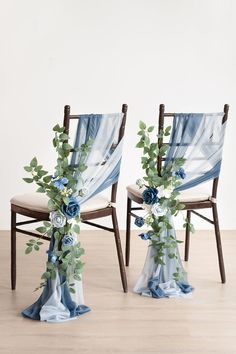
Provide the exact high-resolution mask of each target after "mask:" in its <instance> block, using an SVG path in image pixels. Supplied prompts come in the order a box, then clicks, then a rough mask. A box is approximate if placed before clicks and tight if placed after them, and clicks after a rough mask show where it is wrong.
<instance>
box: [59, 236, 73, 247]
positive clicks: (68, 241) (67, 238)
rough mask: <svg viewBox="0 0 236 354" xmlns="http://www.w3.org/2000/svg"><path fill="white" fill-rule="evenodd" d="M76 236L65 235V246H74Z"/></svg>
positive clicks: (63, 243)
mask: <svg viewBox="0 0 236 354" xmlns="http://www.w3.org/2000/svg"><path fill="white" fill-rule="evenodd" d="M74 242H75V240H74V237H73V236H70V235H65V236H64V237H63V239H62V245H63V246H73V245H74Z"/></svg>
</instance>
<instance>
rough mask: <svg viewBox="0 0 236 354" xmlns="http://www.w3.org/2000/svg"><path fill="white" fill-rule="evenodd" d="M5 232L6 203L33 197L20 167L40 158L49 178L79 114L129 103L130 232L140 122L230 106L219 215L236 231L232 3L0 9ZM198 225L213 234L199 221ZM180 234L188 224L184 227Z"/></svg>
mask: <svg viewBox="0 0 236 354" xmlns="http://www.w3.org/2000/svg"><path fill="white" fill-rule="evenodd" d="M0 6H1V9H0V41H1V46H0V50H1V54H0V102H1V103H0V119H1V139H0V145H1V146H0V151H1V154H0V159H1V174H0V181H1V194H0V195H1V199H0V217H1V220H0V228H1V229H8V228H9V221H10V219H9V215H10V213H9V211H10V204H9V200H10V198H11V196H13V195H14V194H17V193H22V192H29V191H31V190H34V187H33V186H32V185H27V184H25V183H24V182H23V181H22V179H21V178H22V177H23V176H24V175H25V174H24V171H23V166H24V165H26V164H27V163H28V162H29V160H30V159H31V158H32V157H33V156H34V155H37V157H38V158H39V160H40V161H41V162H42V163H43V164H44V165H45V167H46V168H49V169H52V167H53V165H54V162H53V159H54V154H53V150H52V147H51V139H52V132H51V127H52V126H53V125H55V124H56V123H57V122H59V123H61V122H62V118H63V106H64V105H65V104H70V105H71V107H72V112H74V113H91V112H97V113H98V112H113V111H119V110H120V107H121V104H122V103H128V105H129V112H128V122H127V130H126V142H125V154H124V158H123V164H122V170H121V178H120V185H119V198H118V212H119V220H120V227H121V228H122V229H124V228H125V206H126V191H125V186H126V184H128V183H132V182H134V181H135V180H136V178H137V177H139V176H141V171H140V168H139V151H137V149H135V148H134V145H135V143H136V141H137V136H136V132H137V124H138V121H139V120H140V119H142V120H146V121H148V122H149V123H155V122H156V121H157V113H158V105H159V104H160V103H165V104H166V109H167V110H169V111H213V110H215V111H218V110H221V109H222V107H223V104H224V103H229V104H230V114H229V122H228V131H227V136H226V142H225V150H224V160H223V166H222V174H221V183H220V188H219V198H218V199H219V202H220V203H219V209H220V216H221V217H220V220H221V227H222V228H223V229H235V228H236V217H235V212H234V202H235V201H234V199H235V197H236V193H235V189H234V188H233V183H234V180H235V172H236V169H235V158H233V157H234V153H235V150H236V143H235V128H236V124H235V118H234V117H235V114H236V106H235V103H236V102H235V101H236V100H235V92H236V83H235V79H236V75H235V74H236V69H235V65H236V64H235V63H236V48H235V33H236V22H235V12H236V2H235V1H233V0H232V1H230V0H202V1H199V0H178V1H175V0H163V1H161V0H155V1H154V0H99V1H98V0H84V1H82V0H21V1H17V0H5V1H4V0H1V1H0ZM194 223H195V226H196V227H199V228H208V227H209V225H208V224H206V223H202V222H201V221H199V220H197V219H196V220H195V222H194ZM177 225H178V226H181V223H180V222H179V223H177Z"/></svg>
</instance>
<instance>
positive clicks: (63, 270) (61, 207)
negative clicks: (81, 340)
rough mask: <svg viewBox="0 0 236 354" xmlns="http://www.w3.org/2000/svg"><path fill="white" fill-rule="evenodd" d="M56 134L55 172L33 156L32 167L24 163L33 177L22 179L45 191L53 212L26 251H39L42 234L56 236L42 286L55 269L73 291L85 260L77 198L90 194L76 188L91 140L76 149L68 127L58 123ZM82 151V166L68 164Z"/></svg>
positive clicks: (51, 277)
mask: <svg viewBox="0 0 236 354" xmlns="http://www.w3.org/2000/svg"><path fill="white" fill-rule="evenodd" d="M53 131H54V132H55V137H54V139H53V146H54V148H55V150H56V152H57V165H56V167H55V172H54V175H50V174H48V172H47V171H45V170H44V169H43V166H42V165H39V164H38V161H37V158H36V157H34V158H33V159H32V161H31V162H30V165H29V166H25V167H24V169H25V171H27V172H29V173H30V174H31V178H23V180H24V181H25V182H27V183H32V182H35V183H36V184H37V185H38V186H39V188H38V189H37V192H39V193H45V194H46V195H47V196H48V198H49V200H48V209H49V211H50V221H44V222H43V226H40V227H38V228H36V230H37V231H38V232H39V233H40V234H41V236H40V235H39V238H38V239H37V240H34V239H32V240H29V241H28V242H27V243H26V245H27V248H26V250H25V253H26V254H29V253H31V252H32V251H33V250H35V251H38V250H39V246H40V245H42V244H43V242H42V241H41V238H42V236H45V235H47V236H48V237H49V238H52V236H53V237H54V245H53V247H52V250H49V251H47V253H48V261H47V268H46V271H45V272H44V273H43V274H42V277H41V279H42V281H41V283H40V285H39V287H37V288H36V290H37V289H39V288H41V287H44V286H45V285H46V284H47V280H48V279H55V278H56V269H57V270H58V272H59V274H60V275H61V276H63V277H64V279H65V282H67V284H68V287H69V290H70V292H71V293H74V292H75V289H74V281H75V280H80V274H81V271H82V268H83V263H82V261H81V260H80V257H81V255H82V254H83V253H84V250H83V248H81V246H80V243H79V242H78V241H77V237H76V235H77V234H79V233H80V221H81V220H80V205H79V203H78V200H77V197H78V196H83V195H85V194H86V193H87V191H86V189H85V188H81V189H80V190H79V191H78V190H77V185H78V182H80V185H83V181H82V177H81V173H82V172H83V171H85V169H86V168H87V166H86V164H85V160H86V157H87V155H88V153H89V151H90V149H91V145H92V140H89V141H88V142H87V144H82V145H81V146H80V147H79V148H76V149H73V148H72V146H71V145H70V144H68V139H69V136H68V135H67V134H66V133H65V128H64V127H60V126H59V125H58V124H57V125H56V126H55V127H54V128H53ZM73 151H77V152H78V153H79V156H80V158H79V161H80V163H79V165H78V166H71V165H70V164H69V155H70V153H71V152H73Z"/></svg>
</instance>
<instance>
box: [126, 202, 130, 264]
mask: <svg viewBox="0 0 236 354" xmlns="http://www.w3.org/2000/svg"><path fill="white" fill-rule="evenodd" d="M130 212H131V199H130V198H129V197H128V198H127V215H126V244H125V265H126V266H127V267H128V266H129V260H130V220H131V215H130Z"/></svg>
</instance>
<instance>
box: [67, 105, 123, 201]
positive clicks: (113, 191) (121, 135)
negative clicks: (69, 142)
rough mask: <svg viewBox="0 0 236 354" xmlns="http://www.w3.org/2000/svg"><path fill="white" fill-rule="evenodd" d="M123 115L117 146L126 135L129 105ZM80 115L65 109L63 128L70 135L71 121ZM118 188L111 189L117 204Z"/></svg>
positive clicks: (114, 185) (112, 196) (68, 108)
mask: <svg viewBox="0 0 236 354" xmlns="http://www.w3.org/2000/svg"><path fill="white" fill-rule="evenodd" d="M121 111H122V113H123V119H122V122H121V126H120V130H119V135H118V141H117V144H118V143H119V142H120V141H121V139H122V138H123V136H124V133H125V124H126V117H127V111H128V105H127V104H123V105H122V110H121ZM79 119H80V115H78V114H76V115H74V114H71V113H70V106H69V105H66V106H65V107H64V121H63V126H64V127H65V132H66V133H67V134H68V135H69V133H70V121H71V120H79ZM117 186H118V182H116V183H114V184H113V185H112V187H111V202H112V203H115V202H116V194H117Z"/></svg>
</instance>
